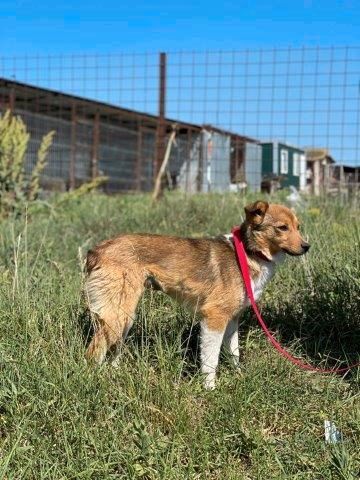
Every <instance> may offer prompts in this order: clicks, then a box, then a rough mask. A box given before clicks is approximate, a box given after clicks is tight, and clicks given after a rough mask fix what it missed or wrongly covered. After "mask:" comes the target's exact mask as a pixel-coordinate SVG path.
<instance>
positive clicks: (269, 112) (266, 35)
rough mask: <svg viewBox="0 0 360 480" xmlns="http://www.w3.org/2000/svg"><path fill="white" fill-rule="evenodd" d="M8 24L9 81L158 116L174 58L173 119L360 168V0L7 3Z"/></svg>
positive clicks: (0, 71) (2, 70)
mask: <svg viewBox="0 0 360 480" xmlns="http://www.w3.org/2000/svg"><path fill="white" fill-rule="evenodd" d="M0 19H1V29H0V45H1V49H0V76H3V77H7V78H13V79H16V80H19V81H23V82H27V83H32V84H35V85H39V86H43V87H46V88H51V89H53V90H61V91H64V92H67V93H72V94H76V95H79V96H83V97H88V98H91V99H98V100H101V101H105V102H108V103H112V104H117V105H121V106H124V107H128V108H133V109H136V110H140V111H146V112H149V113H153V114H156V113H157V92H158V56H157V52H159V51H166V52H170V53H169V54H168V73H167V82H168V92H167V112H166V113H167V115H168V116H169V117H171V118H176V119H180V120H183V121H188V122H193V123H199V124H200V123H211V124H213V125H216V126H218V127H221V128H226V129H229V130H233V131H236V132H238V133H241V134H245V135H248V136H251V137H255V138H260V139H265V138H277V139H281V140H285V141H288V142H289V143H293V144H294V143H295V144H297V145H300V146H325V147H328V148H329V149H330V150H331V152H332V154H333V155H334V156H335V158H336V159H337V160H338V161H340V162H342V163H351V164H360V159H359V154H358V151H359V137H360V126H359V124H360V114H359V109H360V98H359V96H360V86H359V85H360V84H359V82H360V42H359V34H360V0H327V1H325V0H318V1H313V0H302V1H299V0H287V1H284V0H280V1H279V0H267V1H265V0H253V1H244V0H237V1H233V2H229V1H228V0H225V1H223V2H214V1H211V0H208V1H206V2H205V1H204V0H197V1H196V2H195V1H192V2H189V1H188V0H183V1H176V2H169V1H167V2H165V1H164V0H157V1H145V0H134V1H133V2H130V1H128V0H125V1H124V0H122V1H121V0H118V1H117V2H115V1H103V2H99V1H94V0H88V1H86V2H85V1H83V0H73V1H71V2H70V1H69V0H63V1H61V2H53V3H51V2H43V1H40V2H39V1H38V2H35V1H28V0H17V1H8V0H7V1H1V8H0ZM304 46H306V47H308V48H307V49H306V50H302V47H304ZM333 46H334V47H336V48H335V49H332V47H333ZM344 46H346V47H350V49H348V50H346V49H344V48H342V47H344ZM318 47H320V50H316V49H317V48H318ZM339 47H340V48H339ZM246 49H249V52H250V53H249V54H248V53H246ZM274 49H277V50H274ZM262 50H263V51H264V52H265V53H263V51H262ZM220 51H221V52H220ZM194 52H195V53H194ZM206 52H210V53H206ZM234 52H236V53H234ZM259 52H260V53H259ZM123 53H124V54H125V55H122V54H123ZM132 53H135V54H136V55H131V54H132ZM97 54H100V57H98V56H96V55H97ZM106 54H110V55H111V56H106ZM129 54H130V55H129ZM74 55H83V56H76V57H74ZM15 56H16V57H19V58H16V59H15V60H14V57H15ZM27 56H28V57H27ZM48 56H49V57H48ZM4 57H6V58H5V59H4ZM50 57H51V58H50Z"/></svg>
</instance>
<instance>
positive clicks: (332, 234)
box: [0, 194, 360, 480]
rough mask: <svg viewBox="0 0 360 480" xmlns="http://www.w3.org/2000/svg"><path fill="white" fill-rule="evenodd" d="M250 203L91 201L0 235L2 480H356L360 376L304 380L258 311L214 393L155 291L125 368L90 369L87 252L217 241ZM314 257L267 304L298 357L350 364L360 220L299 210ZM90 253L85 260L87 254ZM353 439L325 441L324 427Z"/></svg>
mask: <svg viewBox="0 0 360 480" xmlns="http://www.w3.org/2000/svg"><path fill="white" fill-rule="evenodd" d="M252 199H254V198H253V197H252V198H250V197H248V198H246V199H245V198H244V197H241V196H236V195H226V196H220V195H211V196H210V195H209V196H194V197H183V196H181V195H179V194H173V195H169V196H167V197H165V198H164V199H163V201H162V202H161V203H160V204H159V205H156V206H151V204H150V202H149V197H147V196H121V197H111V198H109V197H105V196H101V195H89V196H88V197H85V198H83V199H78V200H77V199H73V200H71V201H68V202H63V203H60V204H58V206H56V203H55V200H54V201H53V202H52V203H51V204H50V205H45V204H44V205H40V206H33V207H32V209H31V211H29V212H28V216H27V217H26V216H23V217H21V218H17V219H8V220H6V221H4V222H3V223H2V225H1V226H0V373H1V376H0V478H1V479H2V478H4V479H7V480H11V479H21V480H23V479H36V480H41V479H54V480H60V479H135V478H143V479H169V480H171V479H174V480H180V479H221V480H230V479H232V480H235V479H236V480H238V479H240V480H241V479H251V480H252V479H261V480H263V479H264V480H268V479H291V480H293V479H311V480H313V479H319V480H320V479H321V480H322V479H356V478H359V476H360V474H359V472H360V405H359V404H360V402H359V370H354V371H353V372H352V373H351V374H348V375H347V376H345V377H344V378H341V377H340V376H335V375H330V376H324V375H319V374H311V373H307V372H303V371H301V370H299V369H297V368H296V367H294V366H292V365H291V364H289V363H288V362H287V361H286V360H284V359H282V358H281V357H279V355H278V354H277V353H276V352H275V351H274V350H273V348H272V347H271V346H270V345H269V343H268V342H267V341H266V339H265V338H264V335H263V334H262V332H261V330H260V328H259V327H258V325H257V324H256V322H255V320H254V318H253V317H252V316H251V315H250V314H249V313H248V314H246V315H245V316H244V319H243V322H242V324H241V347H242V358H241V370H240V371H235V370H234V369H233V368H232V367H231V366H230V362H228V359H227V358H226V357H225V358H223V359H222V361H221V367H220V369H219V375H218V383H217V389H216V390H215V391H213V392H207V391H204V390H203V388H202V384H201V377H200V375H199V371H198V363H197V333H198V324H197V319H196V318H193V317H192V315H191V314H189V313H188V312H186V311H185V310H184V309H183V308H182V307H180V306H178V305H176V304H175V303H174V302H172V301H171V300H170V299H168V298H167V297H165V296H163V295H162V294H161V293H158V292H154V293H149V294H148V295H147V296H145V297H144V298H143V300H142V301H141V304H140V305H139V310H138V316H137V321H136V322H135V325H134V327H133V330H132V332H131V334H130V336H129V337H128V340H127V342H126V346H125V348H124V352H123V356H122V362H121V365H120V368H118V369H114V368H112V367H110V366H109V365H107V364H105V365H104V366H102V367H100V368H93V367H90V366H89V365H87V364H86V363H85V361H84V359H83V355H84V350H85V343H84V342H85V340H84V329H83V328H82V326H81V323H82V321H83V318H84V315H83V311H84V304H83V300H82V296H81V287H82V281H83V278H82V272H81V260H80V258H81V255H83V256H84V255H85V253H86V250H87V249H88V248H89V247H91V246H93V245H94V244H96V243H97V242H98V241H100V240H102V239H105V238H108V237H111V236H112V235H114V234H116V233H119V232H123V231H149V232H158V233H173V234H179V235H195V236H201V235H216V234H219V233H224V232H228V231H229V230H230V228H231V226H232V225H233V224H235V223H237V222H239V221H240V218H241V217H242V212H243V206H244V204H245V203H246V201H249V200H252ZM299 214H300V217H301V220H302V223H303V228H304V231H305V234H306V235H308V237H309V240H310V243H311V244H312V248H311V250H310V253H309V254H308V256H307V257H306V258H304V259H303V260H301V259H294V258H289V259H288V260H287V262H286V264H284V265H283V266H282V267H281V268H280V269H279V271H278V272H277V274H276V276H275V278H274V279H273V281H272V282H271V284H270V285H269V286H268V287H267V290H266V292H265V294H264V296H263V298H262V301H261V306H262V309H263V313H264V317H265V319H266V320H267V322H268V323H269V325H270V327H271V329H272V330H273V331H276V332H277V336H278V338H280V339H281V341H282V343H283V344H284V345H285V346H286V347H287V348H289V349H290V350H291V351H292V352H293V353H296V354H298V355H301V356H302V357H303V358H304V359H306V360H307V361H310V362H312V363H314V364H318V365H325V364H327V365H333V364H334V362H335V361H336V359H339V360H342V361H346V360H347V359H348V360H349V361H355V360H357V358H358V354H359V344H360V342H359V340H360V323H359V319H358V316H359V307H360V298H359V292H360V288H359V287H360V283H359V262H360V255H359V227H360V222H359V211H358V210H356V209H355V207H351V206H350V205H346V204H343V205H341V204H339V203H336V202H335V201H330V200H327V201H324V200H321V199H316V200H315V199H313V200H309V201H308V204H307V205H306V206H305V207H304V209H303V211H302V212H299ZM80 252H81V255H80V254H79V253H80ZM325 419H330V420H333V421H335V423H336V424H337V426H338V427H339V428H340V430H341V432H342V434H343V437H344V441H343V442H342V443H340V444H337V445H327V444H325V443H324V427H323V424H324V420H325Z"/></svg>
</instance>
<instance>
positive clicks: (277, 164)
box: [261, 141, 306, 191]
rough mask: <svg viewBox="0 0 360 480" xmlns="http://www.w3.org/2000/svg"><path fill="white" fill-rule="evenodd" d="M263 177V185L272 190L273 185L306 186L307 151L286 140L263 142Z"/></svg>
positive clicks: (298, 187) (299, 187) (301, 187)
mask: <svg viewBox="0 0 360 480" xmlns="http://www.w3.org/2000/svg"><path fill="white" fill-rule="evenodd" d="M261 147H262V179H263V186H264V188H266V189H268V190H270V191H271V190H272V186H273V185H277V186H278V187H280V188H283V187H290V186H291V185H292V186H294V187H296V188H297V189H298V190H304V189H305V187H306V157H305V151H304V150H303V149H301V148H299V147H295V146H293V145H289V144H287V143H284V142H277V141H269V142H262V143H261Z"/></svg>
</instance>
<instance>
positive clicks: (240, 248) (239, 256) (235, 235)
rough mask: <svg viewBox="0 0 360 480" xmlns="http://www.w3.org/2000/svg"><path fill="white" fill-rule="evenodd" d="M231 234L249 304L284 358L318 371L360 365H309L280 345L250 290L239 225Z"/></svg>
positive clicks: (344, 368) (338, 371)
mask: <svg viewBox="0 0 360 480" xmlns="http://www.w3.org/2000/svg"><path fill="white" fill-rule="evenodd" d="M231 233H232V234H233V239H234V246H235V252H236V256H237V260H238V263H239V267H240V270H241V273H242V276H243V280H244V284H245V289H246V293H247V296H248V297H249V300H250V303H251V306H252V308H253V310H254V312H255V315H256V317H257V319H258V321H259V323H260V325H261V328H262V329H263V330H264V332H265V334H266V336H267V338H268V340H270V342H271V343H272V345H273V346H274V347H275V348H276V350H277V351H278V352H279V353H280V354H281V355H282V356H283V357H285V358H287V359H288V360H290V362H291V363H293V364H294V365H297V366H298V367H300V368H302V369H304V370H310V371H313V372H320V373H343V372H347V371H348V370H350V369H351V368H355V367H358V366H359V365H360V362H358V363H354V364H353V365H348V366H347V367H342V368H320V367H313V366H312V365H309V364H308V363H304V362H302V361H301V360H300V359H298V358H295V357H293V356H292V355H291V354H290V353H289V352H287V351H286V350H285V349H284V348H283V347H282V346H281V345H280V343H279V342H278V341H277V340H275V338H274V336H273V335H272V333H271V332H270V330H269V329H268V327H267V326H266V323H265V322H264V320H263V319H262V316H261V314H260V312H259V310H258V308H257V305H256V302H255V298H254V294H253V291H252V286H251V279H250V272H249V266H248V262H247V256H246V252H245V247H244V244H243V242H242V240H241V237H240V228H239V227H234V228H233V229H232V232H231Z"/></svg>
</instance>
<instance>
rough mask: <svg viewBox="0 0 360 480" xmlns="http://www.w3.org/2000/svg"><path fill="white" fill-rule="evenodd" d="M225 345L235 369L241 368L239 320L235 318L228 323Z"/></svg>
mask: <svg viewBox="0 0 360 480" xmlns="http://www.w3.org/2000/svg"><path fill="white" fill-rule="evenodd" d="M224 343H225V345H226V347H227V348H228V350H229V352H230V354H231V357H232V361H233V364H234V366H235V367H238V366H239V318H238V317H234V318H233V319H232V320H230V322H229V323H228V325H227V327H226V331H225V336H224Z"/></svg>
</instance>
